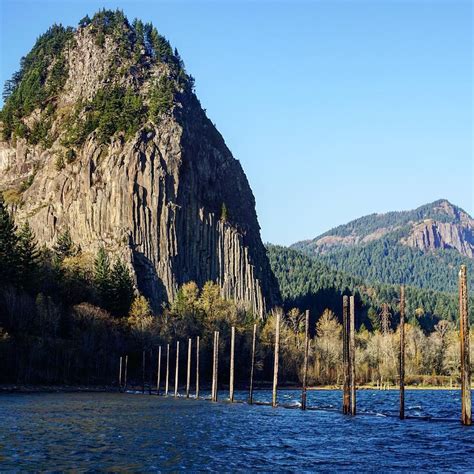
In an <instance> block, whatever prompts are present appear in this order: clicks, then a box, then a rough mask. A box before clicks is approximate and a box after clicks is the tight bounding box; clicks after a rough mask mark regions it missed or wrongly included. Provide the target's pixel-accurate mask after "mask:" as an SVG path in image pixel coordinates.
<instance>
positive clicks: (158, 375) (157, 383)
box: [156, 346, 161, 395]
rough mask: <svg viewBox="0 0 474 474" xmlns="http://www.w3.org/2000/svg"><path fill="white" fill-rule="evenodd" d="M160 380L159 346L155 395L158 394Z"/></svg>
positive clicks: (159, 349) (159, 348)
mask: <svg viewBox="0 0 474 474" xmlns="http://www.w3.org/2000/svg"><path fill="white" fill-rule="evenodd" d="M160 378H161V346H159V347H158V369H157V371H156V394H157V395H159V394H160Z"/></svg>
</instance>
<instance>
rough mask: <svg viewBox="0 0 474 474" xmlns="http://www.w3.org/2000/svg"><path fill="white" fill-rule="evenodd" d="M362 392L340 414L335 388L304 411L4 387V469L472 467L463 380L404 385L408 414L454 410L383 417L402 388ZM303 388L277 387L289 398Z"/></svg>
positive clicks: (258, 395) (264, 394) (0, 444)
mask: <svg viewBox="0 0 474 474" xmlns="http://www.w3.org/2000/svg"><path fill="white" fill-rule="evenodd" d="M203 395H205V394H203ZM220 395H221V399H222V400H224V399H225V397H226V395H227V393H225V392H221V393H220ZM357 395H358V411H359V413H360V415H358V416H356V417H354V418H352V417H349V416H343V415H342V414H340V405H341V393H340V392H337V391H316V392H314V391H311V392H308V404H309V405H310V406H316V407H319V408H320V410H318V411H313V410H311V411H307V412H302V411H301V410H298V409H294V410H291V409H285V408H278V409H273V408H271V407H269V406H262V405H254V406H248V405H246V404H242V403H235V404H230V403H212V402H209V401H206V400H186V399H184V398H180V399H177V400H176V399H174V398H172V397H169V398H165V397H156V396H153V395H152V396H150V395H141V394H113V393H72V394H65V393H52V394H44V393H43V394H8V395H1V396H0V420H1V426H0V470H1V471H4V470H9V469H17V470H18V469H45V470H56V471H57V470H66V469H75V470H97V469H101V470H104V469H106V470H112V471H123V470H128V471H154V470H160V471H168V470H170V471H177V470H192V471H196V470H202V469H208V470H213V471H225V472H228V471H249V470H265V471H314V470H322V471H334V470H335V469H336V470H359V471H360V470H362V471H364V472H366V471H381V470H384V471H387V470H395V471H399V470H404V469H408V470H411V471H414V470H415V471H426V470H429V471H439V472H445V471H458V472H459V471H463V472H466V471H472V472H474V427H463V426H462V425H461V424H460V423H459V421H458V420H459V411H460V409H459V406H460V399H459V392H458V391H449V390H446V391H444V390H443V391H407V395H406V398H407V414H408V415H411V416H427V415H429V416H435V417H437V418H444V419H445V421H422V420H419V419H408V420H405V421H400V420H398V419H397V418H396V417H395V416H386V415H391V414H392V415H396V413H397V403H398V393H397V392H395V391H388V392H387V391H386V392H381V391H359V392H358V394H357ZM299 397H300V393H299V392H298V391H281V392H280V393H279V401H280V403H282V404H285V405H288V406H297V405H298V402H299ZM236 398H237V399H245V398H246V393H244V392H237V393H236ZM255 399H256V400H260V401H264V402H268V401H270V400H271V393H270V392H269V391H257V392H255ZM449 420H451V421H449Z"/></svg>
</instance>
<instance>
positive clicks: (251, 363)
mask: <svg viewBox="0 0 474 474" xmlns="http://www.w3.org/2000/svg"><path fill="white" fill-rule="evenodd" d="M256 343H257V324H254V325H253V338H252V360H251V362H250V387H249V404H250V405H252V403H253V374H254V367H255V346H256Z"/></svg>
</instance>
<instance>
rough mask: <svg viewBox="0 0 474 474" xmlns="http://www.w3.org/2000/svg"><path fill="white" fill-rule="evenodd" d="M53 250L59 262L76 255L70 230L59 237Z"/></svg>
mask: <svg viewBox="0 0 474 474" xmlns="http://www.w3.org/2000/svg"><path fill="white" fill-rule="evenodd" d="M53 250H54V252H55V254H56V258H57V260H59V261H62V260H64V258H66V257H71V256H72V255H74V250H75V249H74V243H73V241H72V238H71V234H70V233H69V229H66V230H65V231H64V232H63V233H62V234H60V235H59V237H58V240H57V242H56V244H55V245H54V247H53Z"/></svg>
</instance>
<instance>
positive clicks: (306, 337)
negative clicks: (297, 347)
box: [301, 310, 309, 410]
mask: <svg viewBox="0 0 474 474" xmlns="http://www.w3.org/2000/svg"><path fill="white" fill-rule="evenodd" d="M308 351H309V311H308V310H306V323H305V331H304V361H303V389H302V391H301V409H302V410H306V390H307V387H306V384H307V378H308Z"/></svg>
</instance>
